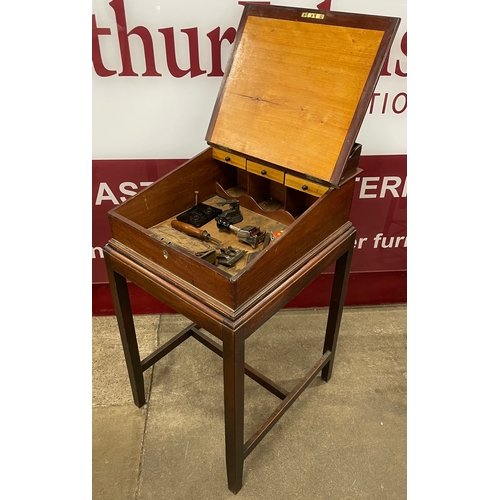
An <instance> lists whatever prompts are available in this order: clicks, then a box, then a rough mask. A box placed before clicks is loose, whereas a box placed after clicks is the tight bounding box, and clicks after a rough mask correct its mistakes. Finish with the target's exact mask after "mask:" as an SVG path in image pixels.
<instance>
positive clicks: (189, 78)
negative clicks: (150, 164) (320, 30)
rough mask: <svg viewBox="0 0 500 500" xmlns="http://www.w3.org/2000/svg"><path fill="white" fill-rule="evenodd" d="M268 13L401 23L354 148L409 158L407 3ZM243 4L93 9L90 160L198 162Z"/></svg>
mask: <svg viewBox="0 0 500 500" xmlns="http://www.w3.org/2000/svg"><path fill="white" fill-rule="evenodd" d="M262 3H272V4H273V5H287V6H294V7H304V8H313V9H316V8H320V9H327V10H338V11H346V12H360V13H366V14H378V15H387V16H394V17H400V18H401V24H400V27H399V30H398V33H397V35H396V39H395V41H394V44H393V47H392V49H391V53H390V57H389V59H388V61H387V64H386V66H385V68H384V71H383V73H382V75H381V77H380V80H379V83H378V85H377V88H376V91H375V93H374V94H373V97H372V101H371V103H370V107H369V109H368V111H367V114H366V117H365V121H364V123H363V126H362V128H361V130H360V133H359V135H358V139H357V140H358V142H360V143H361V144H362V145H363V154H364V155H393V154H406V108H407V102H406V100H407V97H406V71H407V70H406V1H405V0H378V1H377V2H373V1H370V0H350V1H349V0H338V1H336V0H331V2H330V1H326V2H325V1H323V2H318V1H317V0H315V1H307V0H302V1H300V2H297V1H293V0H289V1H279V0H278V1H272V2H262ZM242 4H244V2H238V1H237V0H213V1H203V0H192V1H188V2H186V1H185V0H184V1H180V0H149V1H144V0H111V1H110V0H93V7H92V34H93V38H92V43H93V46H92V61H93V74H92V78H93V81H92V89H93V93H92V103H93V111H92V115H93V130H92V132H93V140H92V155H93V159H101V160H105V159H162V158H191V157H193V156H194V155H196V154H197V153H199V152H200V151H201V150H203V149H204V148H205V147H206V142H205V134H206V131H207V128H208V124H209V120H210V117H211V114H212V110H213V108H214V105H215V100H216V97H217V93H218V90H219V87H220V84H221V81H222V76H223V71H224V68H225V65H226V62H227V59H228V56H229V54H230V51H231V48H232V42H233V40H234V35H235V33H236V29H237V27H238V24H239V20H240V18H241V14H242V12H243V5H242ZM284 78H286V75H284Z"/></svg>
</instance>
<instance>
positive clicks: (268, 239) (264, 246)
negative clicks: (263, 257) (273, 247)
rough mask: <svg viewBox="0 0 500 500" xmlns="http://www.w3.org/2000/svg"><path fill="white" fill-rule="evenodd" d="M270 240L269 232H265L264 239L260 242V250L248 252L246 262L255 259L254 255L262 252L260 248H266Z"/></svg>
mask: <svg viewBox="0 0 500 500" xmlns="http://www.w3.org/2000/svg"><path fill="white" fill-rule="evenodd" d="M270 242H271V233H266V236H265V238H264V241H263V242H262V248H261V249H260V250H257V251H256V252H252V253H249V254H248V257H247V264H248V263H250V262H252V260H253V259H255V257H257V255H259V253H260V252H262V250H264V248H266V247H267V245H269V243H270Z"/></svg>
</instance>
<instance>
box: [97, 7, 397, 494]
mask: <svg viewBox="0 0 500 500" xmlns="http://www.w3.org/2000/svg"><path fill="white" fill-rule="evenodd" d="M398 24H399V20H398V19H395V18H389V17H382V16H368V15H361V14H350V13H342V12H331V11H317V10H310V9H309V10H306V9H298V8H297V9H296V8H291V7H275V6H271V5H259V4H251V3H249V4H246V6H245V8H244V11H243V16H242V19H241V22H240V26H239V28H238V31H237V34H236V38H235V41H234V44H233V50H232V53H231V56H230V58H229V61H228V65H227V67H226V72H225V76H224V79H223V81H222V85H221V88H220V91H219V95H218V97H217V102H216V105H215V108H214V111H213V114H212V118H211V120H210V124H209V127H208V132H207V136H206V140H207V143H208V145H209V147H208V148H207V149H206V150H205V151H203V152H201V153H200V154H198V155H197V156H195V157H194V158H192V159H191V160H188V161H187V162H186V163H184V164H183V165H181V166H180V167H179V168H177V169H176V170H174V171H172V172H170V173H169V174H167V175H166V176H164V177H162V178H161V179H158V180H157V181H156V182H154V183H153V184H151V185H150V186H148V187H147V188H145V189H144V190H143V191H141V192H139V193H138V194H136V195H135V196H133V197H132V198H130V199H128V200H127V201H125V202H124V203H123V204H121V205H119V206H118V207H116V208H114V209H113V210H111V211H110V212H109V221H110V225H111V233H112V238H111V240H110V241H109V242H108V244H107V245H106V247H105V249H104V256H105V259H106V265H107V270H108V275H109V282H110V285H111V290H112V294H113V300H114V305H115V309H116V315H117V319H118V324H119V327H120V333H121V337H122V342H123V348H124V352H125V358H126V362H127V368H128V373H129V377H130V383H131V386H132V392H133V394H134V401H135V404H136V405H137V406H139V407H140V406H142V405H143V404H144V403H145V394H144V379H143V372H144V371H145V370H147V369H148V368H149V367H151V366H152V365H153V364H154V363H156V361H158V360H159V359H161V358H162V357H163V356H165V355H166V354H168V353H169V352H170V351H172V350H173V349H174V348H175V347H177V346H178V345H179V344H180V343H181V342H183V341H184V340H186V339H187V338H189V337H193V338H195V339H197V340H199V341H200V342H201V343H202V344H204V345H205V346H206V347H208V348H209V349H211V350H212V351H214V352H215V353H217V354H219V355H221V356H222V358H223V370H224V408H225V428H226V465H227V474H228V482H229V489H230V490H231V491H233V492H234V493H236V492H238V491H239V489H240V488H241V486H242V472H243V460H244V459H245V458H246V457H247V456H248V454H249V453H250V452H251V451H252V450H253V449H254V447H255V446H256V445H257V444H258V443H259V442H260V440H261V439H262V438H263V437H264V436H265V435H266V433H267V432H268V431H269V429H270V428H271V427H272V426H273V425H274V424H275V423H276V422H277V421H278V420H279V418H280V417H281V416H282V415H283V413H284V412H285V411H286V410H287V409H288V408H289V407H290V405H291V404H292V403H293V402H294V401H295V399H296V398H297V397H298V396H299V395H300V393H301V392H302V391H303V390H304V389H305V387H306V386H307V385H308V384H309V383H310V382H311V380H312V379H313V378H314V377H315V376H316V375H317V374H318V373H319V372H320V371H321V372H322V377H323V379H324V380H325V381H328V380H329V378H330V376H331V372H332V365H333V359H334V354H335V345H336V342H337V337H338V332H339V325H340V320H341V314H342V308H343V305H344V298H345V293H346V286H347V279H348V275H349V267H350V262H351V257H352V252H353V248H354V238H355V234H356V231H355V229H354V227H353V226H352V224H351V222H350V221H349V218H350V211H351V203H352V198H353V193H354V183H355V177H356V176H357V175H358V174H359V172H360V170H359V169H358V163H359V158H360V154H361V146H360V145H359V144H356V142H355V139H356V136H357V134H358V131H359V128H360V127H361V123H362V121H363V118H364V115H365V113H366V110H367V107H368V105H369V102H370V99H371V96H372V93H373V90H374V89H375V86H376V83H377V79H378V77H379V75H380V72H381V70H382V67H383V64H384V61H385V60H386V58H387V55H388V52H389V47H390V45H391V43H392V40H393V38H394V35H395V32H396V29H397V26H398ZM228 200H238V202H239V204H240V208H241V213H242V215H243V222H242V224H243V225H244V226H248V225H249V226H255V227H259V228H260V229H261V231H262V232H264V231H265V232H266V233H269V234H273V235H279V237H276V238H275V239H274V240H272V241H271V242H270V243H269V245H268V246H266V247H265V248H263V247H262V246H261V247H257V250H262V251H260V252H259V253H258V255H256V256H255V257H254V258H253V259H251V260H248V261H247V259H242V260H240V261H238V263H237V264H236V265H235V266H234V267H231V268H224V269H222V267H223V266H220V265H219V266H215V265H214V264H213V263H211V262H210V261H209V262H207V261H206V260H204V259H203V258H202V257H201V256H200V255H201V254H206V252H207V246H206V244H205V243H204V242H202V241H200V240H196V239H195V238H193V237H192V236H188V235H186V234H184V233H181V232H180V231H177V230H176V229H175V228H173V227H172V221H173V220H174V219H176V218H177V217H178V216H179V215H180V214H183V213H185V211H189V210H191V208H192V207H193V204H194V205H196V206H197V204H198V203H199V202H202V203H204V204H205V205H206V206H207V205H208V207H209V208H208V210H209V211H211V212H213V208H217V207H218V206H219V205H218V204H219V203H221V202H227V201H228ZM193 202H194V203H193ZM204 222H205V224H204V225H203V226H202V229H203V230H206V231H207V232H208V233H210V234H211V235H212V237H215V238H216V239H219V240H221V241H222V244H223V245H224V246H231V247H236V248H238V247H239V248H240V249H244V248H245V245H246V243H244V242H240V241H239V240H238V238H237V237H236V236H235V235H234V234H233V233H228V234H226V233H224V231H219V229H218V227H217V226H216V225H215V221H214V220H210V221H208V222H207V221H204ZM239 227H240V228H241V227H242V226H239ZM196 245H199V246H198V247H197V246H196ZM200 245H201V246H200ZM246 249H247V250H250V251H251V249H250V248H249V247H248V246H246ZM333 263H336V264H335V277H334V282H333V290H332V296H331V303H330V310H329V315H328V323H327V328H326V335H325V343H324V349H323V355H322V356H321V358H320V359H319V360H318V361H317V363H316V364H315V365H314V366H313V367H312V368H311V369H310V371H309V372H308V373H307V374H306V375H305V377H304V379H303V380H302V381H301V382H300V383H299V384H298V385H297V386H296V387H295V389H293V390H292V391H290V392H288V391H286V390H284V389H283V388H281V387H279V386H278V385H277V384H275V383H274V382H272V381H271V380H269V379H268V378H267V377H265V376H264V375H262V374H260V373H259V372H257V370H255V369H253V368H252V367H250V366H248V365H247V364H246V363H245V356H244V353H245V340H246V339H247V338H248V337H249V336H250V335H252V333H254V332H255V330H257V328H259V327H260V326H261V325H262V324H263V323H264V322H265V321H267V320H268V319H269V318H270V317H271V316H272V315H273V314H275V313H276V312H277V311H278V310H280V309H281V308H282V307H283V306H284V305H286V303H287V302H289V301H290V300H291V299H292V298H293V297H295V295H297V294H298V293H299V292H300V291H301V290H302V289H303V288H304V287H305V286H306V285H308V284H309V283H310V282H311V281H312V280H313V279H314V278H316V277H317V276H318V275H319V274H320V273H322V272H323V271H324V270H326V269H327V268H328V267H329V266H331V265H332V264H333ZM127 280H129V281H131V282H133V283H135V284H136V285H138V286H139V287H141V288H143V289H144V290H145V291H147V292H149V293H150V294H151V295H153V296H154V297H156V298H158V299H160V300H161V301H163V302H165V303H166V304H168V305H169V306H170V307H172V308H173V309H174V310H176V311H177V312H179V313H180V314H183V315H184V316H186V317H187V318H189V319H190V320H191V321H193V324H192V325H191V326H190V327H188V328H186V329H185V330H183V331H182V332H180V333H179V334H178V335H177V336H175V337H174V338H173V339H171V340H170V341H168V342H167V343H166V344H165V345H163V346H162V347H160V348H159V349H157V350H156V351H155V352H153V353H152V354H150V355H149V356H147V357H146V358H145V359H142V360H141V359H140V357H139V351H138V348H137V339H136V334H135V330H134V322H133V317H132V312H131V307H130V301H129V295H128V289H127ZM201 329H204V330H206V331H208V332H209V333H210V334H212V335H213V336H214V337H216V338H218V339H219V340H221V341H222V346H220V344H218V343H216V342H214V341H213V339H211V338H210V337H208V336H207V335H205V334H204V333H203V332H202V331H201ZM304 335H307V332H304ZM318 354H319V353H318ZM245 374H247V375H248V376H250V377H251V378H253V379H254V380H255V381H257V382H258V383H260V384H261V385H262V386H263V387H265V388H266V389H268V390H269V391H271V392H272V393H273V394H275V395H276V396H277V397H278V398H280V399H281V400H282V402H281V403H280V404H279V406H278V407H277V409H276V411H275V412H274V413H273V414H272V415H271V416H270V417H269V419H268V420H267V421H266V422H264V424H263V425H262V427H261V428H260V429H259V430H258V431H257V432H256V433H255V434H254V435H253V436H252V437H251V438H250V439H249V440H248V441H247V442H246V443H245V442H244V441H243V436H244V433H243V414H244V412H243V402H244V392H243V388H244V384H243V379H244V375H245Z"/></svg>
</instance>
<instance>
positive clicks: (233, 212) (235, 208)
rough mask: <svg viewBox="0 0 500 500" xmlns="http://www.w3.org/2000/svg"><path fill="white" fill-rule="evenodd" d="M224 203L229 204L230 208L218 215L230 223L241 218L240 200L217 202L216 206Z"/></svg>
mask: <svg viewBox="0 0 500 500" xmlns="http://www.w3.org/2000/svg"><path fill="white" fill-rule="evenodd" d="M224 205H230V208H229V209H227V210H224V212H222V213H221V214H220V215H218V217H222V218H223V219H226V220H228V221H229V222H230V223H231V224H237V223H238V222H241V221H242V220H243V215H241V212H240V202H239V201H238V200H228V201H222V202H220V203H217V206H218V207H223V206H224ZM216 219H217V218H216Z"/></svg>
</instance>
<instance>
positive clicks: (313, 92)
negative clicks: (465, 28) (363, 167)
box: [206, 4, 399, 185]
mask: <svg viewBox="0 0 500 500" xmlns="http://www.w3.org/2000/svg"><path fill="white" fill-rule="evenodd" d="M306 16H311V17H306ZM312 16H315V17H312ZM398 25H399V19H398V18H391V17H381V16H371V15H362V14H349V13H343V12H332V11H318V10H307V9H297V8H292V7H276V6H270V5H257V4H254V5H252V4H247V5H246V7H245V10H244V12H243V16H242V19H241V23H240V26H239V28H238V33H237V36H236V40H235V42H234V47H233V52H232V55H231V58H230V59H229V62H228V65H227V68H226V74H225V76H224V79H223V82H222V85H221V89H220V91H219V96H218V98H217V102H216V105H215V108H214V112H213V115H212V118H211V121H210V125H209V129H208V132H207V136H206V140H207V142H208V143H209V144H212V145H216V146H220V147H223V148H226V149H229V150H231V151H235V152H238V153H241V154H243V155H245V156H249V157H253V158H255V159H258V160H263V161H266V162H270V163H272V164H276V165H279V166H281V167H283V168H285V169H286V170H290V171H293V172H298V173H302V174H305V175H307V176H312V177H314V178H317V179H321V180H323V181H327V182H329V183H331V184H333V185H336V184H338V181H339V179H340V177H341V176H342V171H343V168H344V165H345V163H346V160H347V158H348V156H349V153H350V151H351V148H352V146H353V144H354V142H355V139H356V136H357V134H358V132H359V129H360V127H361V124H362V122H363V118H364V115H365V113H366V110H367V108H368V104H369V102H370V99H371V96H372V93H373V91H374V89H375V86H376V84H377V80H378V77H379V75H380V72H381V70H382V66H383V63H384V61H385V59H386V57H387V54H388V52H389V49H390V45H391V43H392V40H393V39H394V36H395V33H396V30H397V27H398Z"/></svg>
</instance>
